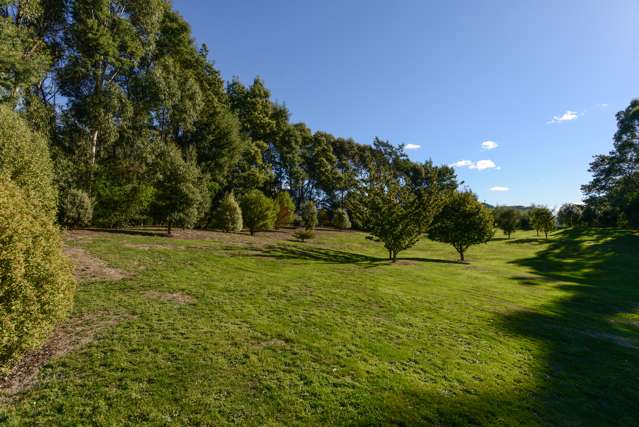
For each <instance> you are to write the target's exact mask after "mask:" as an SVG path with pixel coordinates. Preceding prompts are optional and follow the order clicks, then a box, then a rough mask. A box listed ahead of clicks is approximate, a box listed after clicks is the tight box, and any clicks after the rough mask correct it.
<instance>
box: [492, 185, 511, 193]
mask: <svg viewBox="0 0 639 427" xmlns="http://www.w3.org/2000/svg"><path fill="white" fill-rule="evenodd" d="M490 191H496V192H498V193H505V192H506V191H510V188H508V187H501V186H499V185H498V186H495V187H491V188H490Z"/></svg>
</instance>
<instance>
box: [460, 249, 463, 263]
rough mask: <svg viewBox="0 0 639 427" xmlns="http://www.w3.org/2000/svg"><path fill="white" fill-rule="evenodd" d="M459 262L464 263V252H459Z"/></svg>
mask: <svg viewBox="0 0 639 427" xmlns="http://www.w3.org/2000/svg"><path fill="white" fill-rule="evenodd" d="M459 260H460V261H461V262H464V251H459Z"/></svg>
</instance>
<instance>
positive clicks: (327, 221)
mask: <svg viewBox="0 0 639 427" xmlns="http://www.w3.org/2000/svg"><path fill="white" fill-rule="evenodd" d="M317 225H319V226H320V227H328V226H329V225H331V216H330V214H329V213H328V210H327V209H324V208H322V209H318V210H317Z"/></svg>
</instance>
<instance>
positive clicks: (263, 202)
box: [242, 190, 275, 236]
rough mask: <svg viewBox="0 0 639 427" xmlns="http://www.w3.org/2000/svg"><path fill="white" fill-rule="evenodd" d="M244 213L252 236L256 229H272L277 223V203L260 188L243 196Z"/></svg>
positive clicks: (245, 221)
mask: <svg viewBox="0 0 639 427" xmlns="http://www.w3.org/2000/svg"><path fill="white" fill-rule="evenodd" d="M242 215H243V216H244V225H245V226H246V227H247V228H248V229H249V232H250V233H251V236H253V235H255V232H256V231H265V230H271V229H272V228H273V224H274V223H275V205H274V203H273V200H271V199H269V198H268V197H266V196H265V195H264V194H263V193H262V192H261V191H259V190H251V191H249V192H248V193H247V194H246V195H245V196H244V197H242Z"/></svg>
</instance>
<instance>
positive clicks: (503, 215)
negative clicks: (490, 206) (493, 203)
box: [494, 207, 521, 239]
mask: <svg viewBox="0 0 639 427" xmlns="http://www.w3.org/2000/svg"><path fill="white" fill-rule="evenodd" d="M494 216H495V223H496V224H497V227H499V228H501V229H502V230H503V232H504V234H505V235H507V236H508V238H509V239H510V235H511V234H512V233H514V232H515V230H517V227H518V225H519V223H520V221H521V214H520V213H519V211H518V210H516V209H514V208H511V207H503V208H502V207H498V208H495V211H494Z"/></svg>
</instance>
